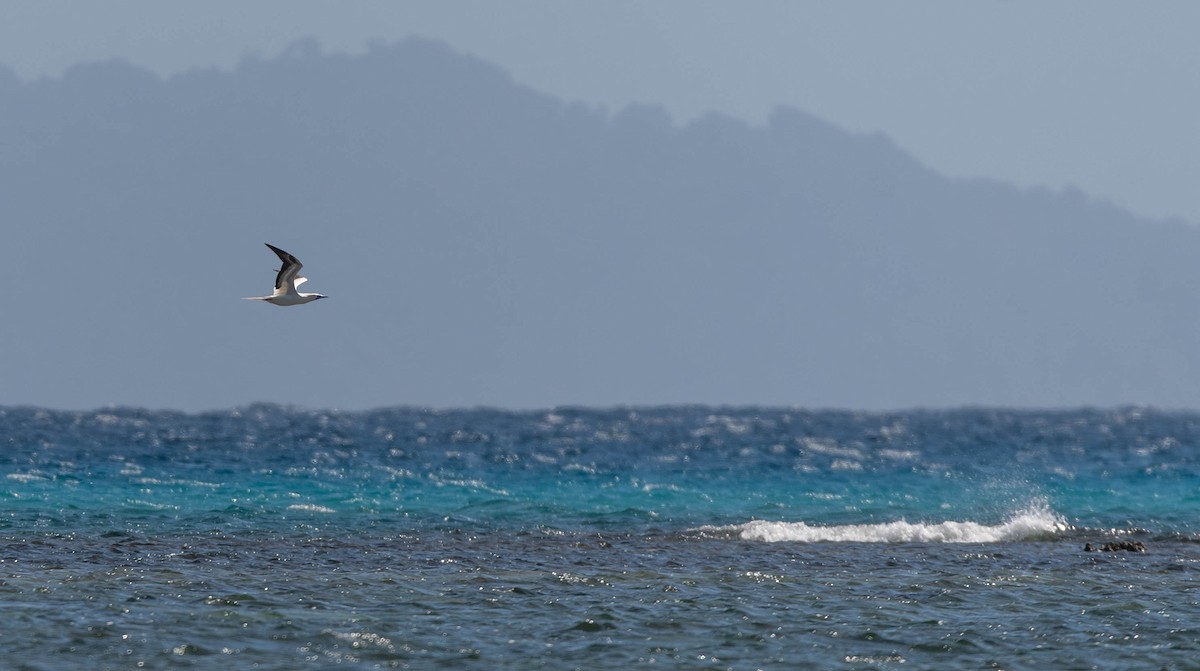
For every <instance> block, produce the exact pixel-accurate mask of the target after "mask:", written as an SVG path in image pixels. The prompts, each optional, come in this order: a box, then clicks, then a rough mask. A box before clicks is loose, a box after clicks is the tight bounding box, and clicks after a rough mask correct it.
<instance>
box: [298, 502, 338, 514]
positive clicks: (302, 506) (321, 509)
mask: <svg viewBox="0 0 1200 671" xmlns="http://www.w3.org/2000/svg"><path fill="white" fill-rule="evenodd" d="M288 510H303V511H305V512H309V513H336V512H337V511H336V510H334V509H333V508H328V507H326V506H319V505H317V504H315V503H293V504H292V505H290V506H288Z"/></svg>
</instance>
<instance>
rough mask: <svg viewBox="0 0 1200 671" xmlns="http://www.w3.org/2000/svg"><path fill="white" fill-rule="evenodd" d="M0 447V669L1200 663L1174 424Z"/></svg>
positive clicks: (470, 418) (594, 426)
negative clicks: (0, 654) (0, 641)
mask: <svg viewBox="0 0 1200 671" xmlns="http://www.w3.org/2000/svg"><path fill="white" fill-rule="evenodd" d="M0 441H2V442H0V444H2V446H3V447H2V449H0V613H2V614H3V615H2V620H0V623H2V624H0V631H2V632H3V634H2V635H3V639H4V649H5V654H4V656H3V658H0V668H5V669H43V670H56V669H82V668H86V669H93V670H100V669H137V668H149V669H165V668H181V669H220V670H221V671H227V670H228V669H280V670H283V669H328V668H340V669H392V668H412V669H489V670H491V669H643V668H645V669H651V668H686V669H853V670H860V669H861V670H865V669H1056V670H1061V669H1111V670H1114V671H1116V670H1120V671H1127V670H1130V669H1197V668H1200V570H1198V569H1200V413H1195V412H1165V411H1156V410H1151V409H1143V408H1120V409H1079V410H1061V411H1018V410H997V409H960V410H946V411H937V410H917V411H905V412H888V413H878V412H846V411H832V410H828V411H826V410H805V409H789V408H754V407H736V408H726V407H701V406H684V407H650V408H610V409H590V408H558V409H554V410H546V411H538V412H512V411H501V410H489V409H473V410H455V411H438V410H425V409H414V408H394V409H380V410H373V411H365V412H339V411H322V410H308V409H298V408H290V407H280V406H273V405H254V406H248V407H243V408H239V409H236V410H228V411H221V412H206V413H199V414H185V413H178V412H164V411H155V410H140V409H129V408H110V409H104V410H98V411H89V412H67V411H54V410H44V409H37V408H20V407H10V408H0ZM1110 544H1111V545H1110ZM1089 545H1090V546H1091V547H1090V548H1088V547H1087V546H1089ZM1106 546H1107V547H1106Z"/></svg>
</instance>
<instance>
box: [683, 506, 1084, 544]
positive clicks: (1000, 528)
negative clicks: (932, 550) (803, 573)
mask: <svg viewBox="0 0 1200 671" xmlns="http://www.w3.org/2000/svg"><path fill="white" fill-rule="evenodd" d="M1069 528H1070V527H1069V526H1068V525H1067V523H1066V521H1065V520H1064V519H1063V518H1062V516H1060V515H1058V514H1057V513H1055V512H1053V511H1052V510H1050V509H1049V508H1047V507H1045V506H1035V507H1032V508H1029V509H1027V510H1023V511H1021V512H1019V513H1016V514H1014V515H1013V516H1012V517H1010V518H1009V519H1008V520H1006V521H1004V522H1002V523H1000V524H995V525H988V524H980V523H979V522H971V521H965V522H955V521H948V522H936V523H933V522H915V523H914V522H907V521H905V520H900V521H897V522H885V523H882V524H845V525H831V526H821V525H809V524H806V523H804V522H769V521H766V520H754V521H751V522H746V523H745V524H737V525H733V526H728V527H709V528H708V529H707V530H709V531H726V532H733V533H735V534H736V535H737V536H738V537H739V538H742V539H744V540H751V541H764V542H768V543H776V542H782V541H790V542H800V543H821V542H825V543H999V542H1004V541H1019V540H1032V539H1036V538H1043V537H1046V536H1052V535H1054V534H1058V533H1062V532H1064V531H1067V530H1068V529H1069Z"/></svg>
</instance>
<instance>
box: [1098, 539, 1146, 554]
mask: <svg viewBox="0 0 1200 671" xmlns="http://www.w3.org/2000/svg"><path fill="white" fill-rule="evenodd" d="M1083 551H1084V552H1096V551H1100V552H1145V551H1146V546H1145V544H1144V543H1142V542H1141V541H1117V542H1115V543H1105V544H1104V545H1101V546H1100V547H1096V546H1095V545H1092V544H1091V543H1088V544H1087V545H1084V546H1083Z"/></svg>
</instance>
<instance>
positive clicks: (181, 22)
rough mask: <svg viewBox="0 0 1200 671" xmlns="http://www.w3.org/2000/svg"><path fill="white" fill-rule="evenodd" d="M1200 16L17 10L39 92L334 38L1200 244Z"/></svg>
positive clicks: (1034, 4) (550, 6) (273, 7)
mask: <svg viewBox="0 0 1200 671" xmlns="http://www.w3.org/2000/svg"><path fill="white" fill-rule="evenodd" d="M1197 25H1200V3H1194V2H1185V1H1183V0H1175V1H1160V2H1154V3H1137V4H1133V3H1127V2H1116V1H1115V0H1072V1H1059V2H1052V3H1047V2H1042V1H1040V0H1012V1H1007V2H1002V1H998V0H997V1H991V2H985V1H979V2H962V1H961V0H937V1H930V0H913V1H908V2H891V1H887V2H884V1H881V2H797V1H788V0H779V1H775V0H757V1H749V2H711V1H704V0H671V1H659V2H617V1H612V0H609V1H606V2H570V1H564V0H509V1H506V2H493V1H472V2H467V1H461V2H445V1H442V0H436V1H430V2H385V1H368V0H358V1H355V0H342V1H339V2H318V1H314V0H259V1H256V2H244V1H242V0H208V1H206V2H201V3H183V2H163V1H161V0H110V1H108V2H103V3H97V2H72V1H64V0H41V1H40V2H24V1H10V0H3V1H0V63H4V64H6V65H7V66H8V67H10V68H12V69H13V70H15V71H16V72H17V74H18V75H20V76H21V77H23V78H26V79H32V78H38V77H45V76H57V75H59V74H61V73H62V71H63V70H64V69H65V68H67V67H69V66H70V65H72V64H74V63H78V62H83V61H93V60H98V59H106V58H111V57H120V58H124V59H126V60H129V61H132V62H134V63H137V64H140V65H143V66H146V67H148V68H151V69H153V70H155V71H158V72H160V73H164V74H170V73H174V72H178V71H181V70H185V69H189V68H194V67H211V66H217V67H221V68H227V67H231V66H232V65H234V64H235V63H237V61H238V60H239V59H241V58H244V57H246V56H247V55H248V54H255V53H257V54H261V55H263V56H273V55H275V54H277V53H278V52H279V51H281V50H282V49H283V48H284V47H285V46H286V45H287V44H289V43H290V42H292V41H294V40H296V39H298V38H301V37H304V36H310V35H311V36H315V37H317V38H318V39H319V40H320V41H321V43H322V44H323V45H324V47H325V49H327V50H330V51H348V52H356V51H359V50H361V49H363V48H364V46H365V45H366V44H367V43H368V42H369V41H371V40H384V41H393V40H397V39H400V38H403V37H406V36H409V35H422V36H426V37H431V38H435V39H441V40H444V41H446V42H448V43H450V44H451V45H453V46H455V47H457V48H459V49H461V50H463V51H467V52H470V53H473V54H475V55H478V56H481V57H483V58H485V59H487V60H490V61H493V62H495V63H498V64H499V65H501V66H503V67H504V68H506V69H507V70H508V71H509V72H511V73H512V75H513V76H514V77H515V78H516V79H517V80H519V81H522V82H525V83H528V84H530V85H532V86H533V87H535V88H538V89H540V90H543V91H545V92H547V93H551V94H554V95H556V96H560V97H564V98H568V99H575V100H581V101H589V102H595V103H600V104H603V105H606V106H609V107H611V108H614V109H615V108H619V107H622V106H624V105H626V104H627V103H629V102H632V101H641V102H652V103H661V104H663V105H665V106H667V107H668V108H669V109H670V110H671V111H672V112H673V113H674V114H675V115H676V117H677V118H679V119H681V120H682V119H686V118H690V117H692V116H695V115H697V114H701V113H703V112H705V111H708V110H717V111H721V112H725V113H728V114H733V115H736V116H740V117H743V118H746V119H749V120H752V121H758V120H761V119H763V118H765V116H766V114H767V113H768V111H769V110H770V109H771V108H772V107H773V106H775V105H778V104H785V105H791V106H795V107H798V108H801V109H804V110H807V111H809V112H812V113H814V114H817V115H818V116H821V117H824V118H826V119H828V120H830V121H833V122H835V123H837V124H839V125H842V126H843V127H846V128H848V129H851V130H855V131H882V132H884V133H886V134H888V135H889V136H891V137H892V138H893V139H894V140H895V141H896V142H897V143H898V144H899V145H900V146H902V147H903V148H905V149H907V150H909V151H911V152H912V153H913V154H915V155H916V156H917V157H918V158H920V159H922V160H923V161H925V162H926V163H928V164H929V165H931V166H932V167H934V168H936V169H938V170H940V171H941V172H943V173H945V174H948V175H951V176H987V177H996V178H1000V179H1004V180H1007V181H1011V182H1014V183H1016V184H1019V185H1034V184H1039V185H1046V186H1050V187H1060V186H1064V185H1076V186H1078V187H1080V188H1082V189H1084V190H1085V191H1087V192H1089V193H1091V194H1093V195H1096V196H1099V197H1102V198H1106V199H1108V200H1111V201H1112V202H1114V203H1116V204H1119V205H1122V206H1124V207H1128V208H1130V209H1131V210H1133V211H1134V212H1136V213H1138V214H1144V215H1150V216H1181V217H1184V218H1186V219H1188V220H1189V221H1191V222H1194V223H1200V189H1197V188H1196V185H1197V184H1200V161H1197V159H1196V157H1197V156H1200V133H1197V132H1196V128H1195V126H1196V123H1197V119H1200V69H1197V68H1196V67H1195V66H1196V63H1198V62H1200V40H1197V39H1196V37H1195V30H1196V28H1195V27H1196V26H1197Z"/></svg>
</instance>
